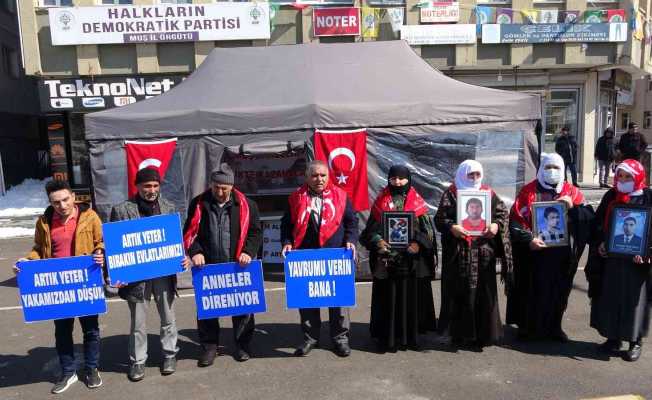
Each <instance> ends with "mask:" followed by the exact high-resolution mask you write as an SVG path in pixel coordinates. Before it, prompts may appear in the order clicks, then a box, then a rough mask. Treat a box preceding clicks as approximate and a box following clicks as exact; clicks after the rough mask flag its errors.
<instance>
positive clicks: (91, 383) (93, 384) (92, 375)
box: [86, 368, 102, 389]
mask: <svg viewBox="0 0 652 400" xmlns="http://www.w3.org/2000/svg"><path fill="white" fill-rule="evenodd" d="M100 386H102V377H101V376H100V371H98V370H97V368H93V369H91V370H88V371H86V387H88V388H89V389H95V388H98V387H100Z"/></svg>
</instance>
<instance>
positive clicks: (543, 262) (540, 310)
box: [506, 153, 594, 342]
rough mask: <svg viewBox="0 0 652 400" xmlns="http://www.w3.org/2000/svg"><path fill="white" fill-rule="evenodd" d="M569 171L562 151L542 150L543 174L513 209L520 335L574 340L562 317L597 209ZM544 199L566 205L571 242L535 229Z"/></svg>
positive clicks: (513, 317) (515, 318)
mask: <svg viewBox="0 0 652 400" xmlns="http://www.w3.org/2000/svg"><path fill="white" fill-rule="evenodd" d="M563 171H564V160H563V159H562V158H561V156H559V154H555V153H552V154H546V153H544V154H542V155H541V163H540V164H539V170H538V171H537V179H535V180H533V181H532V182H530V183H528V184H527V185H525V186H523V188H522V189H521V191H520V192H519V194H518V196H517V197H516V200H515V201H514V204H513V206H512V210H511V213H510V233H511V239H512V246H513V249H514V278H515V279H514V280H515V286H514V288H513V290H511V291H510V292H509V296H508V298H507V316H506V322H507V323H508V324H516V325H518V328H519V338H520V339H526V338H529V339H546V338H549V339H553V340H558V341H561V342H566V341H568V336H567V335H566V333H565V332H564V331H563V329H562V320H563V316H564V312H565V311H566V306H567V304H568V296H569V295H570V292H571V289H572V286H573V277H574V276H575V273H576V272H577V264H578V262H579V260H580V258H581V257H582V253H583V251H584V248H585V247H586V244H587V241H588V239H589V236H590V233H591V229H590V226H591V223H592V222H593V217H594V213H593V209H592V208H591V207H590V206H586V205H584V195H583V194H582V192H580V190H579V189H578V188H577V187H575V186H573V185H571V184H570V183H568V182H564V179H563ZM541 201H559V202H563V203H565V204H566V207H567V210H568V212H567V216H568V219H567V221H568V224H567V228H568V231H567V232H565V234H566V235H567V237H568V238H569V240H568V245H566V246H558V247H553V246H547V245H546V243H545V242H544V241H543V238H542V237H541V235H539V233H538V232H532V204H533V203H535V202H541Z"/></svg>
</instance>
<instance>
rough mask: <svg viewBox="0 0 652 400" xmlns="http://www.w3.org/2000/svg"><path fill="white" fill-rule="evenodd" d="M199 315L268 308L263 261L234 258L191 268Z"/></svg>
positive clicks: (236, 312)
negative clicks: (246, 261)
mask: <svg viewBox="0 0 652 400" xmlns="http://www.w3.org/2000/svg"><path fill="white" fill-rule="evenodd" d="M192 285H193V286H194V287H195V304H196V306H197V319H209V318H217V317H226V316H230V315H244V314H254V313H261V312H265V311H266V310H267V306H266V304H265V286H264V284H263V264H262V263H261V262H260V260H253V261H252V262H251V263H249V265H246V266H240V264H238V263H235V262H231V263H223V264H208V265H204V266H203V267H201V268H197V267H195V268H193V269H192Z"/></svg>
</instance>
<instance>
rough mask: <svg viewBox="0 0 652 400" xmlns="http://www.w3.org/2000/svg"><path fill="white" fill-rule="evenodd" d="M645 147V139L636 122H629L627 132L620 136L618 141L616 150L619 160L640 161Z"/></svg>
mask: <svg viewBox="0 0 652 400" xmlns="http://www.w3.org/2000/svg"><path fill="white" fill-rule="evenodd" d="M645 149H647V140H645V137H644V136H643V135H641V131H640V130H639V128H638V124H637V123H636V122H630V123H629V126H628V129H627V133H625V134H624V135H623V136H621V137H620V141H618V151H619V153H620V157H619V159H620V160H628V159H629V160H636V161H641V155H642V154H643V152H644V151H645Z"/></svg>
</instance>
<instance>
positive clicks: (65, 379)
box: [50, 374, 78, 394]
mask: <svg viewBox="0 0 652 400" xmlns="http://www.w3.org/2000/svg"><path fill="white" fill-rule="evenodd" d="M77 380H78V379H77V374H72V375H64V376H62V377H61V379H59V381H58V382H57V383H55V384H54V386H53V387H52V390H51V391H50V392H52V393H53V394H59V393H63V392H65V391H66V390H68V388H69V387H70V386H72V384H73V383H75V382H77Z"/></svg>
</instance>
